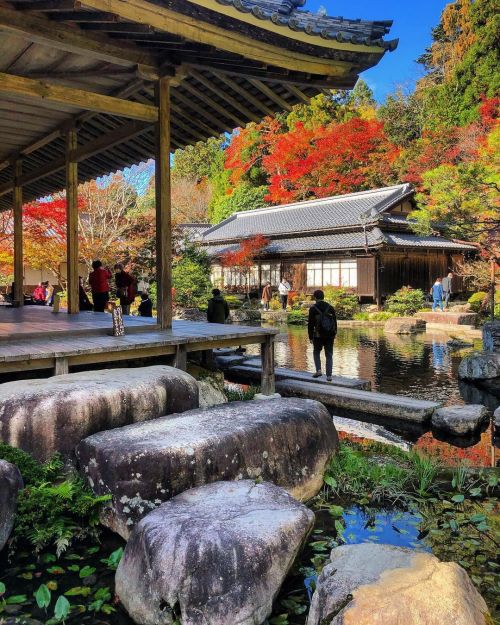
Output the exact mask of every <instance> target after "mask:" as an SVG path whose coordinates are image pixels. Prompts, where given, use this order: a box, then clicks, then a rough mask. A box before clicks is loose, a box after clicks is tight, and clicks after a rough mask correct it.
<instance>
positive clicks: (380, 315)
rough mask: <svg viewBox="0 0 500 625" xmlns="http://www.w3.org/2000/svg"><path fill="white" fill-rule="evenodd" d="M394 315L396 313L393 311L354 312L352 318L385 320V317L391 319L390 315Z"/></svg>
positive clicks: (357, 319)
mask: <svg viewBox="0 0 500 625" xmlns="http://www.w3.org/2000/svg"><path fill="white" fill-rule="evenodd" d="M395 316H396V315H395V314H394V313H390V312H387V311H379V312H373V313H368V312H359V313H355V314H354V316H353V319H356V321H387V319H392V317H395Z"/></svg>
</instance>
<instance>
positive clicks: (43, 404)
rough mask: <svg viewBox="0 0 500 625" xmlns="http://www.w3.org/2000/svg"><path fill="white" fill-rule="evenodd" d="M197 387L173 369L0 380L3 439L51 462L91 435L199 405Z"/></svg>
mask: <svg viewBox="0 0 500 625" xmlns="http://www.w3.org/2000/svg"><path fill="white" fill-rule="evenodd" d="M198 401H199V400H198V385H197V384H196V380H195V379H194V378H192V377H191V376H190V375H188V374H187V373H185V372H183V371H180V370H179V369H174V368H173V367H166V366H154V367H142V368H136V369H102V370H99V371H84V372H82V373H70V374H68V375H60V376H55V377H52V378H48V379H40V380H20V381H17V382H6V383H5V384H0V441H2V442H4V443H8V444H9V445H12V446H13V447H18V448H20V449H23V450H24V451H27V452H29V453H30V454H32V455H33V456H34V457H35V458H36V459H37V460H41V461H44V460H47V459H48V458H50V456H52V455H53V454H54V453H55V452H61V453H62V454H64V455H68V456H70V455H71V454H72V453H73V451H74V448H75V446H76V445H77V444H78V443H79V442H80V441H81V440H82V438H85V437H86V436H89V434H93V433H94V432H99V431H101V430H108V429H110V428H115V427H119V426H122V425H127V424H129V423H135V422H137V421H147V420H149V419H155V418H156V417H159V416H162V415H165V414H170V413H173V412H182V411H184V410H189V409H192V408H196V407H197V406H198V405H199V404H198Z"/></svg>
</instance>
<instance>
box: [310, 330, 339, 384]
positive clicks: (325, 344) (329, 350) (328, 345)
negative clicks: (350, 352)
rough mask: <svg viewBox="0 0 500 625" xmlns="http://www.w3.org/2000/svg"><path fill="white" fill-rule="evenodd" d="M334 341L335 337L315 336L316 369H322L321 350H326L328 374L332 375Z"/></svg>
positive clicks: (314, 354)
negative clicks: (323, 337)
mask: <svg viewBox="0 0 500 625" xmlns="http://www.w3.org/2000/svg"><path fill="white" fill-rule="evenodd" d="M333 341H334V337H333V336H332V337H331V338H328V339H322V338H320V337H318V338H316V337H315V338H313V357H314V366H315V367H316V371H321V358H320V355H321V350H322V349H324V350H325V356H326V375H327V376H331V375H332V371H333Z"/></svg>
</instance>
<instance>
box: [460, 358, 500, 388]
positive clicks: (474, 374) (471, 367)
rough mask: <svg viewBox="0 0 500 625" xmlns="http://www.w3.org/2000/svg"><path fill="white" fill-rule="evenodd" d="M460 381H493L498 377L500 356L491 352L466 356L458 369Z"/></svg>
mask: <svg viewBox="0 0 500 625" xmlns="http://www.w3.org/2000/svg"><path fill="white" fill-rule="evenodd" d="M458 377H459V378H460V379H461V380H471V381H473V382H475V381H481V380H494V379H495V378H499V377H500V354H498V353H493V352H474V353H473V354H470V355H469V356H466V357H465V358H464V359H463V360H462V362H461V363H460V365H459V367H458Z"/></svg>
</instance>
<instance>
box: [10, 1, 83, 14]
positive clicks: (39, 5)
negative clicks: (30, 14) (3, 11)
mask: <svg viewBox="0 0 500 625" xmlns="http://www.w3.org/2000/svg"><path fill="white" fill-rule="evenodd" d="M81 6H82V5H81V4H80V2H78V0H36V1H35V2H16V3H15V7H16V9H17V10H18V11H34V12H38V13H50V12H52V11H78V9H80V8H81Z"/></svg>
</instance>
